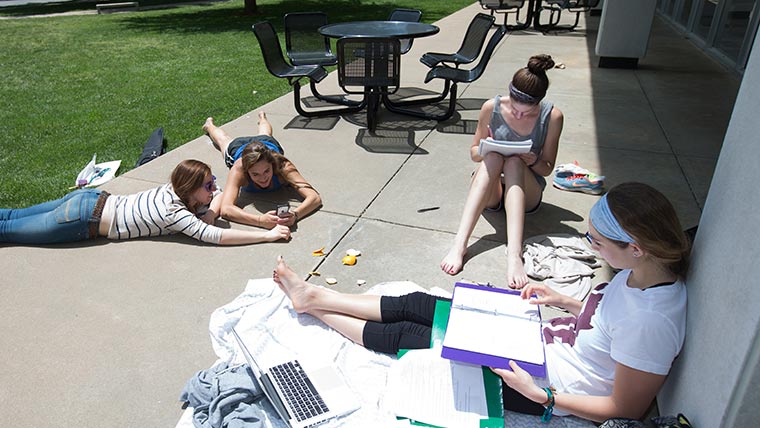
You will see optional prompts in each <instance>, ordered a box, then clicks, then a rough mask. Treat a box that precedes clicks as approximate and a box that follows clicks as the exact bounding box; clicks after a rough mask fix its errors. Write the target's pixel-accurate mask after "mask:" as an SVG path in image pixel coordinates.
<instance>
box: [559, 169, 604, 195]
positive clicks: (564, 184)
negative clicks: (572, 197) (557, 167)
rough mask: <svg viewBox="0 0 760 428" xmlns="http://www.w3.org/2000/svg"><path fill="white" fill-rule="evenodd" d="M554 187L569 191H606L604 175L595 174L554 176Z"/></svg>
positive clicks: (593, 192)
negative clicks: (604, 188)
mask: <svg viewBox="0 0 760 428" xmlns="http://www.w3.org/2000/svg"><path fill="white" fill-rule="evenodd" d="M553 185H554V187H556V188H558V189H561V190H567V191H569V192H583V193H589V194H592V195H599V194H601V193H603V192H604V190H603V189H602V188H603V187H604V176H601V175H595V174H588V175H582V174H575V175H571V176H568V177H554V181H553Z"/></svg>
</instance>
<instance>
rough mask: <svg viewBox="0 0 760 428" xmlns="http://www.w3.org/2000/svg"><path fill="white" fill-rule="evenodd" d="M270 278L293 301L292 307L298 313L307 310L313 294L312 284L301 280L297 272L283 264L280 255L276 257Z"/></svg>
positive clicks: (283, 261)
mask: <svg viewBox="0 0 760 428" xmlns="http://www.w3.org/2000/svg"><path fill="white" fill-rule="evenodd" d="M272 280H274V282H276V283H277V285H279V286H280V289H281V290H282V291H283V292H284V293H285V295H287V296H288V298H289V299H290V301H291V302H292V303H293V309H295V310H296V312H298V313H299V314H302V313H304V312H307V311H308V310H309V302H310V301H311V298H312V294H313V291H314V290H313V286H312V285H311V284H309V283H307V282H306V281H304V280H302V279H301V278H300V277H299V276H298V274H296V273H295V272H293V270H292V269H291V268H290V267H288V265H286V264H285V260H284V259H283V258H282V256H278V257H277V266H275V268H274V272H273V273H272Z"/></svg>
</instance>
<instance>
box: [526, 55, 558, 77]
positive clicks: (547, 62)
mask: <svg viewBox="0 0 760 428" xmlns="http://www.w3.org/2000/svg"><path fill="white" fill-rule="evenodd" d="M551 68H554V60H553V59H552V57H551V55H547V54H540V55H533V56H532V57H530V59H529V60H528V70H529V71H530V72H531V73H533V74H539V73H544V72H546V70H549V69H551Z"/></svg>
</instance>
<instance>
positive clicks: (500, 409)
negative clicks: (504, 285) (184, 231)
mask: <svg viewBox="0 0 760 428" xmlns="http://www.w3.org/2000/svg"><path fill="white" fill-rule="evenodd" d="M450 312H451V302H448V301H445V300H439V301H437V302H436V305H435V315H434V316H433V331H432V332H431V334H430V346H431V347H433V345H434V344H435V343H443V336H444V335H445V334H446V324H447V323H448V321H449V313H450ZM407 351H408V349H401V350H399V352H398V357H399V358H401V357H402V356H404V354H406V352H407ZM482 370H483V387H484V388H485V391H486V406H487V408H488V418H487V419H481V420H480V428H503V427H504V401H503V397H502V395H501V378H500V377H499V376H497V375H496V374H495V373H494V372H492V371H491V369H489V368H488V367H482ZM398 419H406V418H402V417H398ZM410 424H411V425H415V426H423V427H433V428H445V427H436V426H435V425H430V424H425V423H422V422H417V421H410Z"/></svg>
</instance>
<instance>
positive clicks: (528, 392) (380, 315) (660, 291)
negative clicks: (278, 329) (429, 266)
mask: <svg viewBox="0 0 760 428" xmlns="http://www.w3.org/2000/svg"><path fill="white" fill-rule="evenodd" d="M586 237H587V238H588V240H589V241H590V242H591V245H592V246H593V248H594V249H595V250H597V251H598V252H599V253H600V254H601V256H602V257H604V258H605V259H606V260H607V261H608V262H609V264H610V265H611V266H613V267H615V268H619V269H622V271H621V272H620V273H618V274H617V275H616V276H615V277H614V278H613V279H612V281H610V282H609V283H608V284H601V285H599V286H597V287H596V288H595V289H594V290H593V292H592V293H591V295H590V296H589V297H588V299H587V300H586V302H585V303H583V302H581V301H578V300H575V299H572V298H570V297H566V296H564V295H561V294H558V293H556V292H554V291H552V290H551V289H549V288H547V287H545V286H544V285H542V284H528V285H527V286H526V287H525V288H524V289H523V292H522V296H523V298H525V299H529V298H530V296H532V295H534V294H535V295H536V296H537V298H533V299H531V300H533V302H534V303H540V304H550V305H555V306H561V307H564V308H566V309H567V310H569V311H570V312H571V313H572V315H573V316H569V317H566V318H555V319H553V320H550V321H549V322H548V323H547V325H546V327H545V328H544V339H545V341H546V347H545V352H546V368H547V377H546V379H540V380H534V379H533V378H532V377H531V376H530V375H529V374H528V373H527V372H526V371H524V370H522V369H521V368H520V367H518V366H517V365H515V364H514V363H513V362H510V365H511V367H512V368H513V369H514V372H512V371H509V370H503V369H494V372H495V373H497V374H498V375H499V376H501V377H502V379H504V382H505V385H504V407H505V408H506V409H507V410H512V411H516V412H521V413H528V414H535V415H543V416H544V418H545V419H548V418H550V417H551V415H552V413H553V412H556V413H557V414H574V415H577V416H580V417H582V418H586V419H591V420H595V421H603V420H606V419H610V418H620V417H630V418H639V417H641V416H642V415H643V414H644V412H645V411H646V410H647V408H648V407H649V404H650V403H651V402H652V400H653V399H654V397H655V395H656V394H657V391H658V390H659V389H660V387H661V386H662V383H663V382H664V381H665V377H666V376H667V374H668V372H669V371H670V366H671V364H672V362H673V359H674V358H675V357H676V355H678V353H679V352H680V350H681V346H682V345H683V340H684V332H685V329H686V288H685V286H684V282H683V277H684V275H685V274H686V269H687V268H688V258H689V242H688V240H687V238H686V236H685V235H684V233H683V232H682V231H681V225H680V224H679V222H678V218H677V217H676V213H675V210H674V209H673V206H672V205H671V204H670V202H668V200H667V199H666V198H665V196H663V195H662V194H661V193H660V192H658V191H657V190H655V189H653V188H652V187H650V186H647V185H646V184H641V183H625V184H621V185H618V186H615V187H613V188H612V189H611V190H610V191H609V192H608V193H607V195H605V196H604V197H602V198H601V199H600V200H599V201H598V202H597V203H596V205H594V207H593V208H592V209H591V214H590V221H589V232H588V233H587V235H586ZM273 278H274V281H275V282H276V283H277V284H278V285H279V286H280V288H281V289H282V290H283V291H284V292H285V294H287V296H288V298H290V300H291V301H292V303H293V308H294V309H295V310H296V311H297V312H299V313H308V314H310V315H312V316H314V317H316V318H318V319H319V320H321V321H323V322H324V323H325V324H327V325H329V326H330V327H332V328H334V329H335V330H337V331H339V332H340V333H341V334H343V335H344V336H346V337H347V338H349V339H351V340H352V341H354V342H356V343H358V344H360V345H363V346H365V347H366V348H368V349H371V350H374V351H378V352H384V353H389V354H395V353H396V352H398V350H399V349H419V348H427V347H429V346H430V335H431V325H432V322H433V317H434V312H435V306H436V304H437V301H438V300H449V299H444V298H442V297H436V296H433V295H430V294H427V293H423V292H417V293H411V294H407V295H405V296H399V297H395V296H376V295H366V294H344V293H337V292H335V291H334V290H328V289H325V288H321V287H316V286H314V285H312V284H309V283H307V282H306V281H304V280H303V279H301V277H300V276H299V275H297V274H296V273H295V272H294V271H293V270H291V269H290V268H289V267H288V266H287V265H286V264H285V262H284V260H283V259H282V258H281V257H280V258H279V259H278V262H277V266H276V267H275V270H274V272H273ZM483 327H484V328H488V327H487V326H483ZM536 382H540V384H537V383H536Z"/></svg>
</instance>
